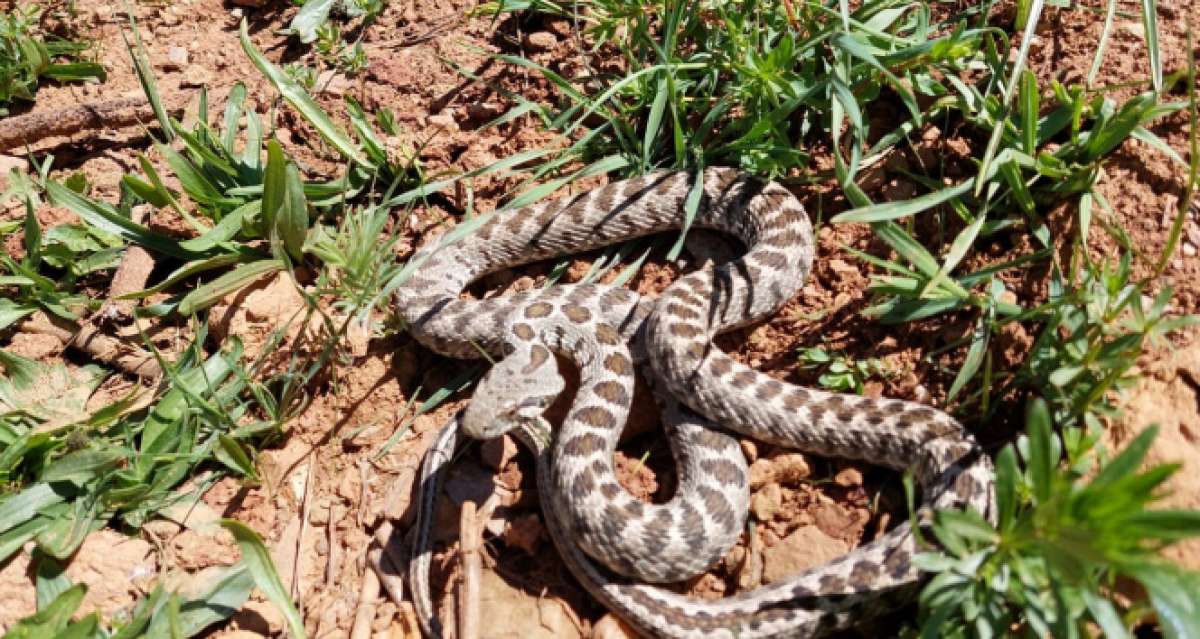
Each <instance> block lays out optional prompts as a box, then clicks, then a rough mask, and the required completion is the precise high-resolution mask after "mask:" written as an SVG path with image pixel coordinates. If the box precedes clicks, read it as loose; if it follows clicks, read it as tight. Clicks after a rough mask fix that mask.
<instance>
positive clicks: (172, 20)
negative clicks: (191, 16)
mask: <svg viewBox="0 0 1200 639" xmlns="http://www.w3.org/2000/svg"><path fill="white" fill-rule="evenodd" d="M158 19H159V20H162V24H163V26H164V27H175V26H179V25H180V24H181V23H182V22H183V18H180V17H179V15H178V14H177V13H175V11H173V10H170V9H168V10H166V11H163V12H161V13H159V14H158Z"/></svg>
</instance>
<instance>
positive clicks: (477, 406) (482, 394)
mask: <svg viewBox="0 0 1200 639" xmlns="http://www.w3.org/2000/svg"><path fill="white" fill-rule="evenodd" d="M538 348H541V347H538ZM564 386H565V382H564V381H563V378H562V375H561V374H560V373H559V372H558V365H557V362H556V360H555V359H554V358H553V357H549V358H544V357H541V356H537V355H535V356H532V357H531V356H530V355H529V354H528V353H524V354H523V353H520V352H517V353H513V354H512V355H510V356H508V357H506V358H505V359H504V360H502V361H501V362H500V363H498V364H496V365H495V366H493V367H492V369H491V370H489V371H488V372H487V374H486V375H484V376H483V379H482V380H481V381H480V382H479V386H477V387H476V389H475V394H474V395H473V396H472V397H471V404H470V405H469V406H467V410H466V412H465V413H463V422H462V428H463V432H465V433H466V434H467V436H468V437H472V438H474V439H492V438H494V437H499V436H500V435H503V434H504V433H507V432H508V431H510V430H512V429H514V428H519V427H521V426H523V425H526V424H534V423H536V422H537V421H538V420H541V419H542V413H544V412H546V409H547V408H549V407H550V405H551V404H553V403H554V400H555V399H557V398H558V396H559V394H560V393H562V391H563V388H564Z"/></svg>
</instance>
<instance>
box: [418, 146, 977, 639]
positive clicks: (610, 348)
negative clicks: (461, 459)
mask: <svg viewBox="0 0 1200 639" xmlns="http://www.w3.org/2000/svg"><path fill="white" fill-rule="evenodd" d="M695 178H696V176H694V175H689V174H687V173H654V174H650V175H647V176H643V177H641V178H636V179H632V180H626V181H623V182H618V183H614V184H610V185H607V186H605V187H602V188H599V189H595V190H593V191H590V192H588V193H585V194H583V195H579V196H576V197H573V198H569V199H565V200H560V201H554V202H547V203H541V204H537V205H533V206H530V207H526V208H524V209H518V210H511V211H504V212H501V213H495V214H492V215H490V216H488V217H486V218H483V219H481V220H480V222H479V226H478V228H476V229H475V231H474V232H473V233H471V234H467V235H465V236H464V237H462V238H461V239H459V241H457V242H452V243H446V242H441V241H439V240H437V239H435V240H433V241H431V242H428V243H426V244H425V245H424V246H422V248H421V249H419V250H418V251H417V253H416V255H414V257H413V260H414V263H415V264H417V265H418V266H417V270H416V272H415V274H414V276H413V277H412V278H410V279H409V280H408V281H407V282H405V283H404V284H403V285H401V287H400V288H398V289H397V291H396V294H395V308H396V310H397V312H398V313H399V314H400V315H401V317H402V318H403V319H404V320H405V321H406V322H407V323H408V325H409V327H410V330H411V332H412V334H413V335H414V337H416V339H417V340H418V341H420V342H422V343H423V344H425V345H427V346H428V347H430V348H432V349H433V350H435V351H438V352H440V353H443V354H445V355H449V356H453V357H464V358H471V357H478V356H479V355H480V352H479V351H480V350H483V351H485V352H487V353H489V354H491V355H495V356H501V357H503V359H502V360H501V361H500V363H499V364H497V365H496V366H495V367H493V369H492V370H491V371H489V373H488V375H486V376H485V378H484V380H483V381H482V382H481V384H480V387H479V389H478V390H477V391H476V394H475V397H474V399H473V401H472V402H471V405H470V406H469V407H468V409H467V410H466V411H465V412H464V413H461V414H460V415H459V416H457V417H456V418H455V420H454V421H453V422H452V423H451V424H450V425H449V426H447V427H446V428H445V430H444V431H443V432H442V433H441V434H440V435H439V437H438V438H437V440H436V442H435V444H434V446H433V448H432V449H431V450H430V451H429V453H428V454H427V457H426V459H425V463H424V465H423V468H422V475H421V476H422V482H423V483H422V487H421V490H422V496H421V499H420V501H419V509H418V523H417V537H416V541H415V544H414V554H413V561H412V563H411V564H410V581H411V583H412V590H413V592H414V599H415V603H416V607H417V611H418V616H419V617H420V618H421V620H422V624H423V630H424V631H425V632H426V634H429V635H433V636H438V635H440V628H439V627H438V626H437V622H436V620H435V619H434V618H433V614H432V602H431V601H429V596H430V595H429V590H428V583H427V579H428V569H429V561H430V549H429V533H430V530H429V528H430V526H431V521H432V518H431V514H432V513H431V511H432V506H433V499H434V497H435V496H436V491H437V489H438V488H437V487H438V483H439V481H440V479H441V476H442V474H443V471H444V470H445V464H446V462H447V461H448V460H449V457H450V454H451V453H452V451H453V448H454V445H455V441H456V439H457V432H458V430H459V429H460V427H461V429H462V430H464V431H466V432H467V433H468V434H470V435H471V436H474V437H490V436H495V435H497V434H499V433H501V432H504V431H507V430H510V429H516V430H515V432H516V433H517V434H518V435H520V438H521V440H522V441H523V442H525V443H526V444H527V445H528V446H530V447H531V448H532V449H533V450H534V451H535V453H536V454H537V456H538V486H539V491H538V492H539V495H540V496H541V499H542V505H543V511H544V513H543V514H544V518H545V521H546V525H547V528H548V529H549V531H550V534H551V537H552V538H553V539H554V541H555V543H556V545H557V546H558V548H559V550H560V553H561V554H562V555H563V558H564V561H565V562H566V564H567V565H568V567H569V568H570V569H571V571H572V573H573V574H575V576H576V578H578V579H579V580H580V582H581V583H582V584H583V585H584V586H585V587H586V588H587V589H588V590H589V592H591V593H592V594H593V596H595V597H596V598H597V599H599V600H600V601H601V602H602V603H603V604H604V605H605V606H607V607H608V608H610V609H612V610H613V611H614V612H616V613H617V614H619V615H620V616H621V617H622V618H624V619H625V620H626V621H627V622H629V623H630V624H631V625H632V626H634V627H635V628H637V629H638V630H639V631H640V632H643V633H645V634H647V635H650V636H664V637H701V636H703V637H714V636H715V637H767V636H772V637H774V636H805V637H807V636H815V635H817V634H820V633H821V632H824V631H827V630H830V629H834V628H839V627H844V626H846V625H848V624H850V623H851V622H853V621H857V620H860V619H862V618H864V617H866V616H868V615H870V614H872V613H875V612H878V611H880V610H884V609H886V608H887V606H886V605H885V603H886V601H887V600H892V599H895V598H899V597H901V596H905V595H909V594H911V592H912V590H913V586H914V585H915V584H916V583H917V578H918V571H917V569H916V568H915V567H914V566H913V565H912V562H911V558H912V556H913V554H914V552H916V541H915V538H914V535H913V532H912V530H911V528H910V526H909V524H907V523H905V524H901V525H899V526H897V527H896V528H894V529H893V530H892V531H890V532H888V533H887V534H885V535H883V536H882V537H880V538H879V539H877V540H875V541H874V542H872V543H869V544H866V545H863V546H860V547H859V548H856V549H855V550H853V551H852V552H850V553H849V554H847V555H845V556H843V557H841V558H839V559H837V560H835V561H833V562H831V563H829V564H826V565H823V566H820V567H817V568H814V569H811V570H808V571H806V572H804V573H802V574H800V575H797V576H795V577H792V578H791V579H788V580H786V581H783V582H777V583H774V584H771V585H769V586H765V587H762V588H759V589H757V590H754V591H751V592H747V593H743V594H741V595H738V596H735V597H729V598H726V599H721V600H717V601H700V600H695V599H691V598H688V597H684V596H681V595H678V594H675V593H672V592H670V591H666V590H663V589H661V588H657V587H653V586H648V585H640V584H636V583H634V580H640V581H657V582H663V581H678V580H681V579H684V578H687V577H689V576H691V575H693V574H695V573H697V572H700V571H703V570H704V569H705V568H707V567H708V566H709V565H710V564H711V563H712V562H713V561H714V560H715V559H716V558H718V557H720V556H721V555H722V554H723V553H724V552H725V551H726V550H727V549H728V548H729V546H730V545H731V544H732V543H733V542H734V541H735V540H736V538H737V536H738V534H740V532H741V529H742V524H743V522H744V520H745V517H746V512H745V511H746V508H745V506H746V495H747V491H746V484H747V479H746V466H745V460H744V459H743V458H742V455H741V451H740V450H739V449H738V447H737V446H736V444H735V443H734V442H733V440H732V439H731V438H730V437H729V436H728V435H726V434H724V433H722V432H720V429H725V430H728V431H733V432H737V433H741V434H744V435H748V436H750V437H753V438H756V439H758V440H761V441H766V442H769V443H773V444H780V445H785V446H789V447H794V448H798V449H800V450H803V451H806V452H810V453H814V454H819V455H823V456H831V457H843V458H849V459H858V460H865V461H868V462H871V463H875V464H879V465H882V466H886V467H888V468H893V469H897V470H904V469H909V468H912V469H914V470H915V475H916V477H917V479H918V480H919V482H920V484H921V486H922V494H923V502H922V505H923V507H938V508H947V507H964V506H971V507H974V508H975V509H976V510H978V511H980V512H983V513H987V512H988V511H989V509H990V506H991V501H992V484H991V481H992V479H991V472H990V470H991V467H990V464H989V462H988V459H987V457H986V456H985V455H983V454H982V453H981V451H980V450H979V448H978V446H977V445H976V443H975V442H974V440H973V439H972V438H971V436H970V435H969V434H968V433H966V431H965V430H964V429H963V428H962V427H961V425H960V424H958V422H956V421H955V420H954V419H953V418H951V417H949V416H948V415H946V414H945V413H942V412H941V411H937V410H935V409H932V408H929V407H927V406H923V405H920V404H915V403H911V402H905V401H899V400H886V399H872V398H865V397H860V396H854V395H840V394H832V393H826V392H823V391H818V390H812V389H805V388H800V387H797V386H793V385H790V384H786V383H784V382H780V381H778V380H776V379H774V378H771V377H770V376H768V375H766V374H763V373H759V372H757V371H754V370H753V369H750V368H749V367H747V366H745V365H742V364H740V363H738V362H736V361H735V360H733V359H732V358H730V357H729V356H728V355H726V354H725V353H724V352H722V351H721V350H720V349H718V348H716V347H715V346H714V345H713V344H712V337H713V336H714V335H715V334H716V333H718V332H721V331H724V330H729V329H730V328H733V327H737V326H741V325H745V324H748V323H751V322H754V321H756V320H758V319H761V318H763V317H765V316H767V315H769V314H771V313H773V312H774V311H776V310H778V308H780V307H781V306H782V305H783V304H784V303H785V302H786V301H788V299H790V298H791V297H792V296H793V295H794V294H795V293H796V292H797V290H798V289H799V288H800V287H801V286H802V285H803V282H804V280H805V278H806V277H807V274H808V270H809V268H810V265H811V262H812V259H813V251H814V247H813V239H812V229H811V226H810V224H809V221H808V218H807V216H806V215H805V212H804V210H803V208H802V207H801V206H800V204H799V202H797V201H796V200H795V198H794V197H793V196H792V195H791V194H790V193H789V192H788V191H787V190H786V189H784V188H783V187H781V186H779V185H778V184H775V183H762V182H759V181H757V180H755V179H753V178H750V177H748V176H746V175H744V174H741V173H739V172H737V171H734V170H732V169H725V168H710V169H707V170H706V171H705V172H704V173H703V174H702V182H701V184H700V185H699V187H700V188H701V191H700V192H699V193H700V196H701V197H700V201H699V207H698V210H697V213H696V215H695V219H694V220H693V224H694V225H695V226H696V227H698V228H709V229H714V230H717V231H721V232H723V233H727V234H729V235H732V236H734V237H736V238H738V239H739V240H741V241H742V243H743V244H744V245H745V247H746V248H747V250H746V252H745V253H744V254H743V255H742V256H741V257H739V258H737V259H735V260H732V261H729V262H726V263H723V264H714V263H711V262H710V263H706V264H704V265H703V266H702V267H701V268H699V269H698V270H696V271H694V272H692V273H690V274H688V275H686V276H684V277H682V278H680V279H679V280H678V281H676V282H675V283H673V284H672V285H671V286H670V287H668V288H667V290H666V291H664V292H663V293H662V294H661V295H660V296H659V297H658V298H657V300H644V299H642V298H640V297H639V296H638V295H636V294H635V293H633V292H631V291H628V290H625V289H620V288H613V287H606V286H600V285H591V284H574V285H562V286H554V287H550V288H547V289H543V290H539V291H528V292H522V293H516V294H512V295H503V296H500V297H496V298H492V299H485V300H466V299H460V297H459V295H460V293H461V291H462V290H463V289H464V288H465V287H466V285H467V284H468V283H470V282H471V281H473V280H475V279H477V278H479V277H481V276H483V275H485V274H487V273H489V272H493V271H496V270H500V269H503V268H507V267H510V266H514V265H517V264H523V263H528V262H534V261H539V260H543V259H548V258H551V257H555V256H560V255H566V254H571V253H577V252H581V251H585V250H589V249H592V248H597V247H601V246H605V245H610V244H613V243H616V242H619V241H623V240H627V239H630V238H634V237H638V236H644V235H649V234H652V233H657V232H661V231H666V230H670V229H677V228H680V227H681V226H682V225H683V224H684V219H685V218H684V213H683V211H684V209H685V207H684V202H685V200H686V199H687V198H688V196H689V193H690V192H691V191H692V189H693V187H695V186H697V185H696V183H695ZM555 354H557V355H559V356H562V357H564V358H565V359H568V360H570V361H572V362H574V363H575V365H577V366H578V367H579V368H580V369H581V376H580V391H579V393H578V394H577V396H576V397H575V399H574V401H573V403H572V406H571V409H570V412H569V413H568V415H567V417H566V419H565V420H564V424H563V427H562V432H560V433H558V434H557V435H556V436H553V437H551V435H550V432H549V428H548V426H547V425H546V423H545V421H544V418H543V417H542V412H543V411H544V410H545V409H546V408H547V407H548V406H549V405H550V403H552V402H553V400H554V399H555V398H556V397H557V395H558V394H559V392H560V391H561V390H562V388H563V382H562V379H561V377H560V376H559V373H558V368H557V363H556V359H555V357H554V356H553V355H555ZM639 362H640V363H643V371H644V372H646V373H647V376H648V377H649V378H650V380H651V383H652V385H653V386H654V387H655V389H656V391H657V395H658V397H659V399H660V400H661V403H662V404H663V406H664V409H665V411H666V413H665V417H664V422H665V423H666V426H667V430H668V434H670V435H671V437H672V444H673V449H674V452H675V457H676V462H677V464H678V465H679V468H680V473H679V475H680V481H679V489H678V490H677V492H676V496H675V498H674V499H672V500H671V501H670V502H668V503H667V504H660V505H651V504H646V503H643V502H640V501H638V500H636V499H634V498H633V497H632V496H630V495H628V494H627V493H625V491H624V490H623V489H622V488H621V487H620V486H619V484H617V482H616V478H615V475H614V473H613V468H612V461H611V460H612V452H613V449H614V447H615V445H616V440H617V437H618V436H619V434H620V429H621V427H622V426H623V424H624V418H625V416H626V414H627V411H628V409H629V398H630V395H631V393H632V387H633V368H634V365H635V363H639ZM551 442H553V443H552V444H551ZM585 553H586V554H585ZM589 556H590V557H589ZM593 560H596V561H599V562H601V563H603V564H604V565H605V566H606V567H607V568H608V570H611V571H612V572H613V573H616V574H612V573H609V572H607V571H606V570H605V569H604V568H600V567H597V566H595V565H594V563H593Z"/></svg>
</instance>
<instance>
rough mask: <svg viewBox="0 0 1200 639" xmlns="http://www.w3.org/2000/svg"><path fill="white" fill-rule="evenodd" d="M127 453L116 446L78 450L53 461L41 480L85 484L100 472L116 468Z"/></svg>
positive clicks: (43, 472)
mask: <svg viewBox="0 0 1200 639" xmlns="http://www.w3.org/2000/svg"><path fill="white" fill-rule="evenodd" d="M126 455H127V453H126V451H123V450H121V449H119V448H116V447H113V448H96V449H87V448H85V449H83V450H77V451H74V452H71V453H67V454H66V455H63V456H62V457H60V458H58V459H56V460H54V461H53V462H51V463H50V465H49V466H47V467H46V469H45V470H44V471H42V475H41V480H42V481H48V482H54V481H70V482H74V483H76V484H83V483H86V482H88V481H89V480H91V479H92V478H93V477H95V476H96V475H97V474H99V473H100V472H103V471H106V470H108V469H111V468H114V467H115V466H116V465H117V464H118V463H120V462H121V460H123V459H125V458H126Z"/></svg>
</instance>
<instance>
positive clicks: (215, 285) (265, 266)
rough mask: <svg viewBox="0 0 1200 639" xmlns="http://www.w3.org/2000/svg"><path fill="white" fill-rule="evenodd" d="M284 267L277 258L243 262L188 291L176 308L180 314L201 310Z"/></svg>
mask: <svg viewBox="0 0 1200 639" xmlns="http://www.w3.org/2000/svg"><path fill="white" fill-rule="evenodd" d="M284 268H286V266H285V265H284V263H283V262H281V261H279V260H259V261H257V262H251V263H249V264H243V265H242V266H239V267H238V268H235V269H233V270H232V271H230V272H228V273H226V274H224V275H222V276H221V277H218V278H217V279H215V280H213V281H211V282H209V283H207V284H204V285H202V286H199V287H197V288H196V290H194V291H192V292H191V293H188V294H187V295H186V296H184V298H183V299H182V300H181V301H180V302H179V308H178V309H177V310H178V311H179V314H180V315H184V316H187V315H191V314H192V313H196V312H198V311H202V310H204V309H206V308H208V307H210V306H212V305H213V304H216V303H217V302H219V301H221V298H222V297H225V296H226V295H228V294H230V293H232V292H234V291H237V290H240V289H242V288H245V287H246V286H249V285H250V284H253V283H254V282H257V281H258V280H260V279H262V278H263V277H265V276H267V275H270V274H272V273H277V272H279V271H282V270H284Z"/></svg>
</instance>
